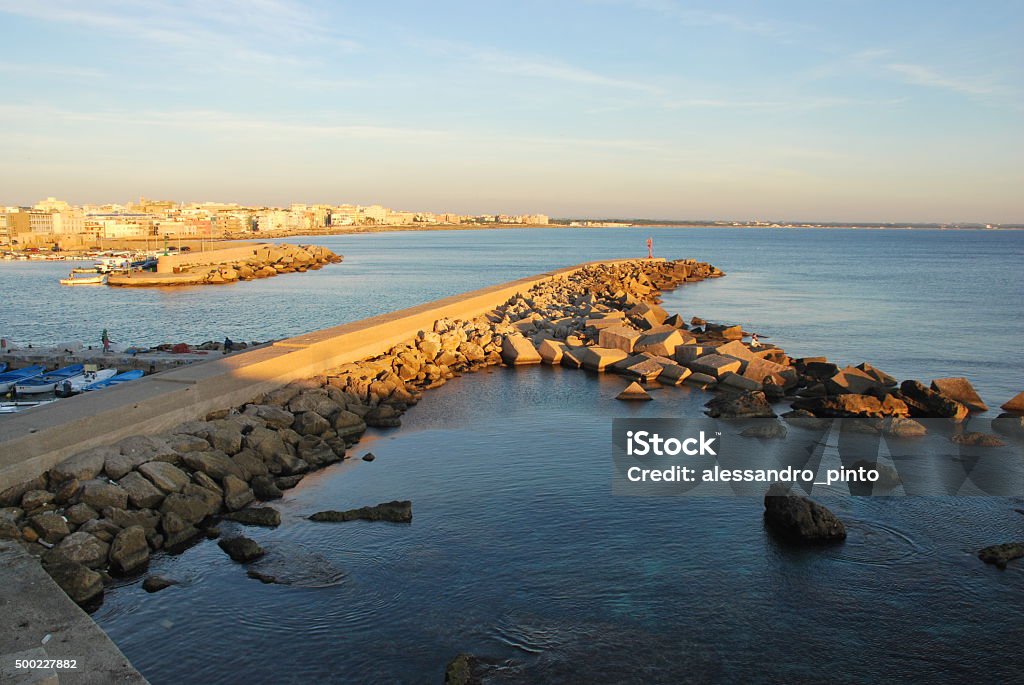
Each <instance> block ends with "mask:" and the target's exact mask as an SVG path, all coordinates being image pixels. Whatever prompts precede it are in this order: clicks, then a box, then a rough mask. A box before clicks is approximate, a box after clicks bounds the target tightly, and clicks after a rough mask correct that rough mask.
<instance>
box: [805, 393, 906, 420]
mask: <svg viewBox="0 0 1024 685" xmlns="http://www.w3.org/2000/svg"><path fill="white" fill-rule="evenodd" d="M792 406H793V409H803V410H806V411H809V412H811V413H812V414H814V415H815V416H817V417H819V418H840V419H841V418H884V417H886V416H900V417H905V416H907V415H908V413H909V410H908V409H907V405H906V404H904V403H903V402H902V401H901V400H899V399H898V398H896V397H893V396H892V395H886V396H885V397H884V398H883V399H881V400H880V399H878V398H877V397H875V396H873V395H836V396H833V397H802V398H800V399H798V400H796V401H795V402H793V405H792Z"/></svg>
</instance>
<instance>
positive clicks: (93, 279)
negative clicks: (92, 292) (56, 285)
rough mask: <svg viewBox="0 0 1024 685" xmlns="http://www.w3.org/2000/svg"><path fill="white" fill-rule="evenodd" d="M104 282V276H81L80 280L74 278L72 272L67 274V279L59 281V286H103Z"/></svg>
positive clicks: (105, 278) (105, 280) (105, 279)
mask: <svg viewBox="0 0 1024 685" xmlns="http://www.w3.org/2000/svg"><path fill="white" fill-rule="evenodd" d="M106 282H107V277H106V276H105V275H104V274H95V275H93V276H82V277H81V278H76V277H75V272H74V271H72V272H71V273H70V274H68V277H67V278H62V279H60V284H61V285H103V284H104V283H106Z"/></svg>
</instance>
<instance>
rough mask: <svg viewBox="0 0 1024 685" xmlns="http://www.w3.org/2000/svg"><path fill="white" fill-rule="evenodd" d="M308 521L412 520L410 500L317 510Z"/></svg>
mask: <svg viewBox="0 0 1024 685" xmlns="http://www.w3.org/2000/svg"><path fill="white" fill-rule="evenodd" d="M309 520H310V521H324V522H332V523H337V522H344V521H357V520H359V521H391V522H393V523H411V522H412V502H410V501H409V500H401V501H394V502H384V503H383V504H378V505H376V506H372V507H359V508H358V509H348V510H346V511H333V510H329V511H319V512H317V513H315V514H313V515H312V516H310V517H309Z"/></svg>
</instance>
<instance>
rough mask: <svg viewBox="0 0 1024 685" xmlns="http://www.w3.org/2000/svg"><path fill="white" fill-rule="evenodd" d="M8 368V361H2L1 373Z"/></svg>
mask: <svg viewBox="0 0 1024 685" xmlns="http://www.w3.org/2000/svg"><path fill="white" fill-rule="evenodd" d="M6 370H7V362H0V374H2V373H3V372H4V371H6Z"/></svg>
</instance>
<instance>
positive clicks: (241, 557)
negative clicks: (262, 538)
mask: <svg viewBox="0 0 1024 685" xmlns="http://www.w3.org/2000/svg"><path fill="white" fill-rule="evenodd" d="M217 546H218V547H220V548H221V549H222V550H224V551H225V552H227V553H228V556H229V557H231V559H232V560H234V561H237V562H238V563H240V564H244V563H247V562H250V561H254V560H256V559H259V558H260V557H262V556H263V555H264V554H266V552H265V551H264V550H263V548H262V547H260V546H259V545H258V544H257V543H256V541H255V540H250V539H249V538H247V537H245V536H238V537H234V538H226V539H223V540H219V541H218V542H217Z"/></svg>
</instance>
